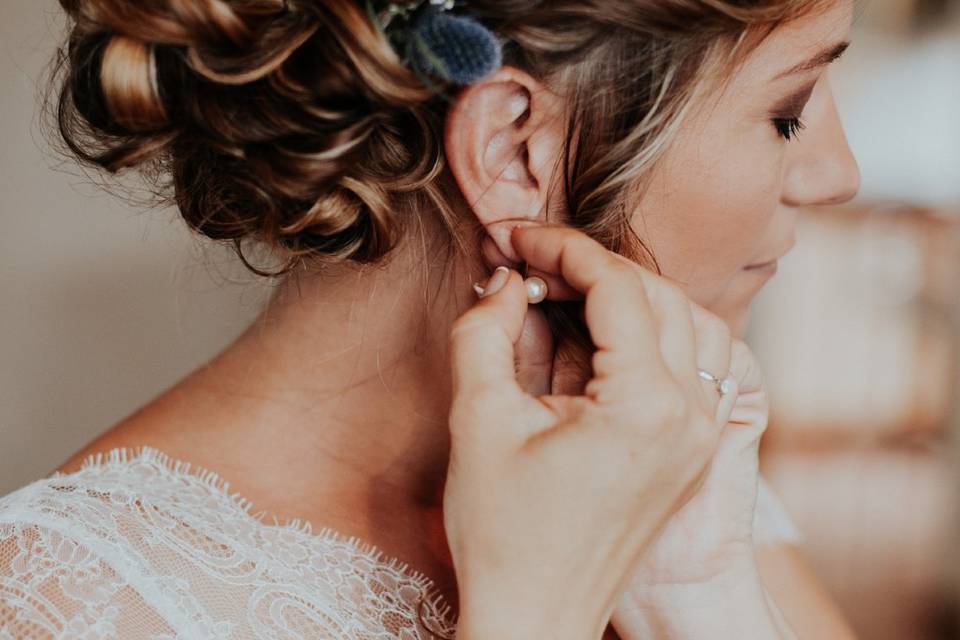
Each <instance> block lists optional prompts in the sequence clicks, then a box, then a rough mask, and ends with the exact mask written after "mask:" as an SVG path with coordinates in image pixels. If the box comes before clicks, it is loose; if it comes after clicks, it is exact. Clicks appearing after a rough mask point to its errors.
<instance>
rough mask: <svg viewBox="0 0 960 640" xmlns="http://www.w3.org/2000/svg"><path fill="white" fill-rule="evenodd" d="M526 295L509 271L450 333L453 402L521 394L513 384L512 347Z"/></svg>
mask: <svg viewBox="0 0 960 640" xmlns="http://www.w3.org/2000/svg"><path fill="white" fill-rule="evenodd" d="M526 312H527V291H526V287H524V285H523V278H521V277H520V274H519V273H517V272H516V271H513V270H510V272H509V277H508V279H507V282H506V284H505V285H503V288H502V289H501V290H500V291H498V292H497V293H494V294H492V295H489V296H487V297H485V298H481V299H480V300H479V301H477V303H476V304H475V305H474V306H473V307H472V308H471V309H469V310H468V311H467V312H466V313H464V314H463V315H461V316H460V317H459V318H457V320H456V321H455V322H454V323H453V327H452V329H451V331H450V350H451V354H450V357H451V364H452V367H453V371H452V376H453V394H454V398H457V397H460V396H464V397H467V396H469V397H478V396H481V397H484V398H487V397H489V396H490V395H492V394H505V395H512V394H517V393H522V390H521V389H520V386H519V384H518V383H517V378H516V371H515V369H514V366H515V357H514V344H515V343H516V342H517V341H518V340H519V338H520V335H521V332H522V330H523V321H524V316H525V314H526Z"/></svg>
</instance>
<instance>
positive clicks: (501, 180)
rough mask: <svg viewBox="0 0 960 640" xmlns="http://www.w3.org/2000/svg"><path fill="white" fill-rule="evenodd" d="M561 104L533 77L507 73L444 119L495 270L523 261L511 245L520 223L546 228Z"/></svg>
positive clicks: (474, 88)
mask: <svg viewBox="0 0 960 640" xmlns="http://www.w3.org/2000/svg"><path fill="white" fill-rule="evenodd" d="M562 107H563V105H562V101H561V100H560V98H559V96H557V95H556V94H554V93H552V92H550V91H549V90H548V89H547V88H546V87H544V86H543V85H542V84H541V83H539V82H537V81H536V80H535V79H534V78H533V77H532V76H530V75H529V74H528V73H526V72H524V71H521V70H519V69H516V68H514V67H502V68H500V69H499V70H498V71H496V72H495V73H493V74H492V75H490V76H488V77H487V78H485V79H484V80H483V81H481V82H479V83H477V84H473V85H470V86H468V87H466V88H465V89H463V91H462V92H461V93H460V94H458V96H457V97H456V99H455V101H454V103H453V105H452V106H451V107H450V110H449V112H448V115H447V121H446V131H445V135H444V144H445V148H446V156H447V162H448V165H449V167H450V171H451V172H452V173H453V176H454V178H455V179H456V181H457V184H458V185H459V187H460V190H461V191H462V192H463V195H464V197H465V199H466V201H467V203H468V204H469V205H470V207H471V209H472V212H473V214H474V215H476V216H477V219H478V220H479V222H480V224H482V225H483V227H484V228H485V229H486V231H487V235H486V237H485V238H484V242H483V245H484V246H483V248H482V249H483V254H484V258H485V259H486V260H487V262H488V263H489V264H490V266H491V267H496V266H499V265H501V264H506V265H509V266H516V265H518V264H519V263H520V262H521V261H522V260H521V258H520V256H518V255H517V253H516V251H515V250H514V249H513V245H512V243H511V242H510V232H511V231H512V230H513V228H514V227H516V226H519V225H521V224H525V223H527V224H529V223H534V222H538V221H539V222H542V221H546V218H547V212H548V211H550V210H551V203H552V197H551V192H552V185H554V184H555V183H556V182H558V181H557V180H556V177H557V176H555V172H556V170H557V168H558V167H559V166H560V162H559V161H560V154H561V151H562V148H563V140H564V118H563V114H562Z"/></svg>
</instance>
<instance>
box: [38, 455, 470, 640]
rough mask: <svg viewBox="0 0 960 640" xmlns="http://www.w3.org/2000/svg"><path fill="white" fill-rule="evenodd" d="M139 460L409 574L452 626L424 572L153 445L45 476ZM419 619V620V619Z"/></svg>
mask: <svg viewBox="0 0 960 640" xmlns="http://www.w3.org/2000/svg"><path fill="white" fill-rule="evenodd" d="M141 461H142V462H147V463H151V462H152V463H155V464H157V465H159V466H161V467H162V468H163V469H164V470H166V471H167V472H169V473H171V474H172V475H173V476H174V477H177V478H184V479H194V480H199V481H201V482H203V483H204V484H206V485H207V486H208V487H209V488H210V489H211V490H213V491H214V492H215V493H217V494H219V495H220V496H222V497H224V498H226V499H227V500H229V501H230V502H231V503H232V504H233V505H234V506H236V507H237V508H238V510H239V511H240V512H242V513H243V514H244V516H245V517H247V518H250V519H252V520H254V521H255V522H256V523H257V524H258V525H259V526H262V527H277V528H282V529H288V530H292V531H296V532H297V533H298V534H299V535H302V536H305V537H308V538H316V539H319V540H329V541H333V542H336V543H340V544H344V545H347V546H349V547H350V548H351V549H353V550H355V551H356V552H357V553H359V554H361V555H363V556H364V557H365V558H367V559H369V560H370V561H371V562H374V563H376V564H379V565H383V566H386V567H388V568H390V569H391V570H393V571H399V572H401V573H403V574H404V575H407V576H409V577H410V578H411V579H413V581H414V582H416V584H417V586H418V587H420V588H421V589H422V590H423V594H424V596H423V601H424V602H425V603H427V604H429V606H430V607H431V609H433V611H434V613H435V614H436V615H438V616H440V617H441V618H442V619H443V622H444V623H448V624H449V625H450V626H451V627H453V628H456V625H457V621H458V619H459V614H458V613H456V612H454V611H453V608H452V607H451V606H450V604H449V603H447V602H446V601H445V600H444V597H443V593H442V592H441V591H440V590H439V588H438V587H437V585H436V584H435V583H434V581H433V579H432V578H430V577H429V576H428V575H427V574H425V573H423V572H421V571H418V570H417V569H415V568H413V567H411V566H410V565H409V564H408V563H406V562H404V561H403V560H400V559H399V558H397V557H394V556H391V555H389V554H387V553H386V552H384V551H383V550H382V549H380V548H379V547H377V546H376V545H375V544H373V543H370V542H366V541H365V540H363V539H362V538H359V537H357V536H348V535H346V534H344V533H341V532H339V531H337V530H336V529H333V528H331V527H328V526H322V527H320V528H319V530H317V531H315V529H316V527H314V525H313V524H312V523H311V522H310V521H308V520H303V519H301V518H283V519H281V518H279V517H277V516H276V515H274V514H270V513H269V512H267V511H265V510H261V511H259V512H257V513H253V512H252V510H253V508H254V504H253V502H252V501H251V500H249V499H247V498H245V497H244V496H243V495H241V494H240V493H239V492H235V493H230V492H229V487H230V482H229V481H228V480H226V479H224V478H222V477H220V474H218V473H217V472H216V471H213V470H211V469H208V468H206V467H203V466H200V465H194V464H193V463H191V462H189V461H186V460H178V459H175V458H173V457H172V456H170V455H169V454H167V453H164V452H163V451H161V450H159V449H157V448H155V447H153V446H150V445H141V446H138V447H115V448H113V449H110V450H108V451H101V452H98V453H92V454H90V455H88V456H87V457H86V458H85V459H84V460H83V462H82V464H81V467H80V469H79V470H77V471H72V472H69V473H65V472H63V471H54V472H53V473H52V474H50V475H49V476H47V478H48V479H61V478H69V477H71V476H75V475H81V474H84V472H89V471H90V470H97V469H110V468H116V467H121V466H123V465H126V464H130V463H135V462H141ZM266 517H269V518H271V519H272V520H273V523H274V524H272V525H271V524H269V523H267V522H265V521H264V519H265V518H266ZM418 615H419V612H418ZM421 622H423V620H422V619H421ZM431 633H435V634H436V632H435V631H433V630H431ZM441 637H443V636H441Z"/></svg>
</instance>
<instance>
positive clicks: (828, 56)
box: [773, 42, 850, 80]
mask: <svg viewBox="0 0 960 640" xmlns="http://www.w3.org/2000/svg"><path fill="white" fill-rule="evenodd" d="M849 46H850V43H849V42H839V43H837V44H835V45H833V46H832V47H828V48H826V49H824V50H823V51H821V52H820V53H818V54H816V55H815V56H813V57H812V58H810V59H809V60H805V61H804V62H801V63H800V64H798V65H795V66H793V67H790V68H789V69H787V70H786V71H781V72H780V73H778V74H777V75H776V76H774V78H773V79H774V80H778V79H780V78H783V77H785V76H791V75H793V74H795V73H803V72H804V71H812V70H814V69H816V68H818V67H822V66H825V65H828V64H830V63H831V62H833V61H834V60H836V59H837V58H839V57H840V56H841V55H842V54H843V52H844V51H846V50H847V47H849Z"/></svg>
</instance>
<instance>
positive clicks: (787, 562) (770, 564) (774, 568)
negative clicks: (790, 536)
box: [756, 544, 856, 640]
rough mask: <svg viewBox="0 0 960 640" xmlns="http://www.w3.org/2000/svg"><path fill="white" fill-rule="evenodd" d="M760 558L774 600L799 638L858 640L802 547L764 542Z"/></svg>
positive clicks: (764, 579) (761, 572)
mask: <svg viewBox="0 0 960 640" xmlns="http://www.w3.org/2000/svg"><path fill="white" fill-rule="evenodd" d="M756 557H757V564H758V566H759V568H760V575H761V578H762V580H763V584H764V588H765V589H766V590H767V592H768V594H769V597H770V600H771V602H774V603H775V605H774V606H776V607H777V610H778V611H779V612H780V614H781V616H782V618H783V619H785V620H787V621H789V624H790V627H791V628H792V629H793V630H794V632H795V635H796V637H797V638H801V639H802V640H808V639H809V640H855V638H856V634H855V633H854V631H853V629H852V628H851V626H850V623H849V622H848V621H847V619H846V617H845V616H844V614H843V612H842V611H841V610H840V608H839V607H838V606H837V604H836V602H835V601H834V600H833V598H832V597H831V595H830V593H829V592H828V591H827V590H826V589H825V588H824V586H823V584H822V583H821V582H820V580H819V578H818V577H817V576H816V574H815V573H814V572H813V570H812V569H811V568H810V566H809V564H808V563H807V561H806V559H805V558H804V557H803V554H802V553H801V551H800V549H799V548H798V547H796V546H794V545H791V544H778V545H772V546H771V545H762V546H760V547H758V548H757V553H756Z"/></svg>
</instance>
